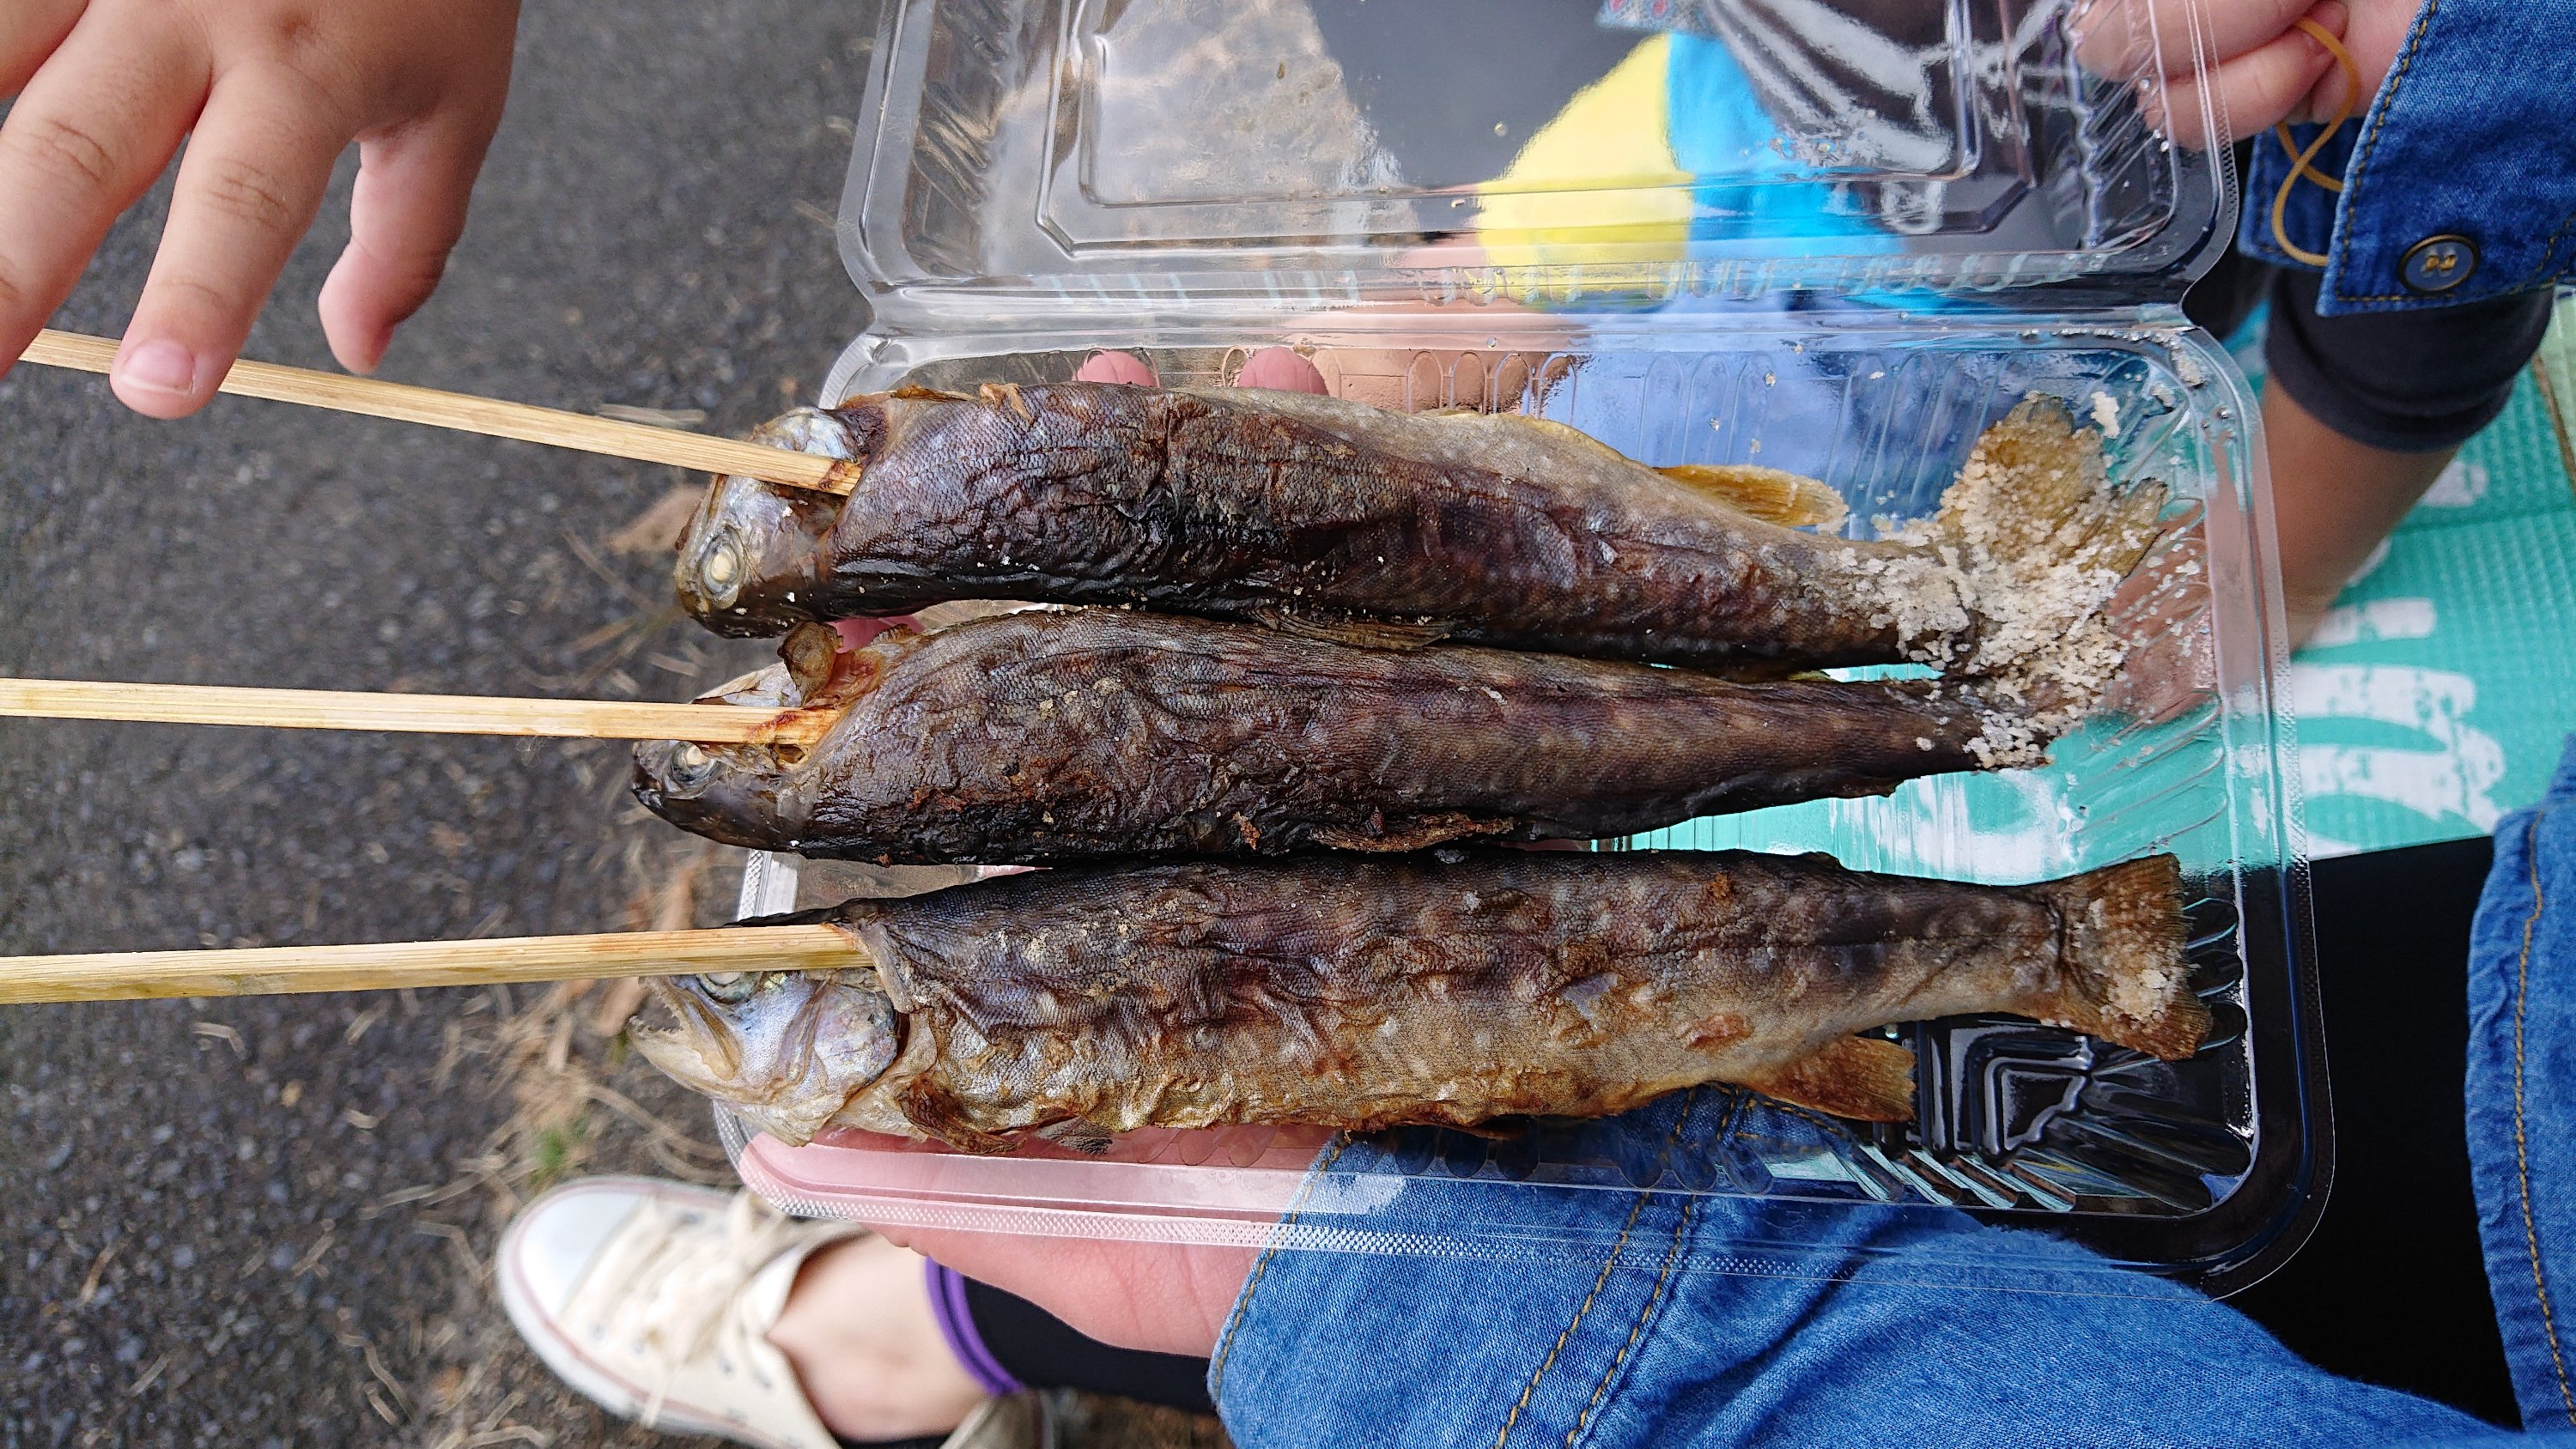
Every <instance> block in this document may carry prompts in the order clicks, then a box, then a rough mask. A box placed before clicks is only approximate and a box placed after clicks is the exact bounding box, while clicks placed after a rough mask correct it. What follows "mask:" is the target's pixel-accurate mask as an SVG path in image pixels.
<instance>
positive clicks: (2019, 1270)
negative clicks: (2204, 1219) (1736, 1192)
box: [1209, 1090, 2526, 1449]
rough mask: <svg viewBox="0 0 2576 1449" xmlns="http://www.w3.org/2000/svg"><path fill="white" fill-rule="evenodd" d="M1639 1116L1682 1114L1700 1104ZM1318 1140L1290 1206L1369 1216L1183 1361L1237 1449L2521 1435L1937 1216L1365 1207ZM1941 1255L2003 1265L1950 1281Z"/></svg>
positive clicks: (2159, 1289)
mask: <svg viewBox="0 0 2576 1449" xmlns="http://www.w3.org/2000/svg"><path fill="white" fill-rule="evenodd" d="M1711 1095H1712V1094H1711V1093H1710V1092H1708V1091H1705V1090H1704V1091H1702V1092H1698V1093H1692V1094H1688V1096H1689V1097H1691V1098H1693V1099H1697V1101H1698V1102H1700V1103H1703V1104H1704V1103H1705V1102H1706V1101H1707V1099H1708V1098H1709V1097H1710V1096H1711ZM1673 1100H1676V1101H1678V1100H1679V1099H1673ZM1644 1110H1645V1112H1646V1113H1649V1114H1652V1113H1656V1112H1659V1111H1663V1112H1670V1111H1673V1110H1678V1111H1680V1112H1681V1113H1682V1114H1683V1117H1684V1126H1690V1125H1691V1120H1690V1119H1692V1118H1695V1117H1697V1116H1699V1115H1701V1114H1702V1112H1703V1111H1704V1110H1705V1108H1704V1106H1701V1105H1681V1106H1679V1107H1678V1108H1675V1107H1674V1106H1672V1105H1671V1104H1670V1103H1669V1102H1668V1103H1662V1104H1657V1106H1656V1107H1651V1108H1647V1109H1644ZM1674 1130H1675V1131H1676V1132H1677V1133H1678V1132H1681V1131H1682V1130H1683V1129H1682V1127H1676V1128H1675V1129H1674ZM1692 1130H1693V1131H1696V1130H1697V1129H1696V1128H1695V1127H1693V1129H1692ZM1340 1152H1341V1156H1340V1157H1339V1158H1338V1159H1336V1160H1332V1161H1328V1162H1326V1163H1324V1164H1322V1165H1321V1166H1320V1167H1319V1169H1318V1172H1317V1173H1316V1174H1315V1175H1314V1176H1312V1177H1310V1179H1309V1186H1310V1189H1311V1188H1313V1186H1314V1185H1315V1184H1316V1183H1317V1182H1318V1181H1321V1180H1325V1179H1328V1178H1333V1176H1334V1174H1358V1177H1357V1178H1356V1179H1354V1178H1353V1177H1350V1176H1343V1177H1340V1178H1338V1179H1336V1181H1337V1182H1338V1184H1339V1186H1340V1187H1342V1188H1349V1187H1351V1186H1352V1185H1353V1183H1354V1181H1359V1182H1366V1181H1368V1180H1370V1177H1369V1175H1370V1174H1376V1176H1375V1178H1374V1181H1375V1182H1376V1183H1377V1184H1378V1186H1379V1190H1378V1191H1377V1192H1376V1193H1374V1194H1353V1193H1349V1192H1344V1193H1342V1194H1341V1195H1342V1196H1343V1197H1345V1198H1349V1197H1354V1196H1358V1197H1365V1198H1367V1200H1368V1203H1369V1206H1368V1211H1367V1212H1366V1213H1365V1215H1361V1216H1353V1217H1351V1220H1350V1221H1349V1222H1347V1223H1341V1224H1337V1223H1336V1222H1335V1215H1334V1214H1333V1213H1331V1212H1322V1213H1318V1212H1315V1211H1312V1210H1311V1203H1310V1210H1309V1211H1306V1212H1304V1213H1302V1214H1300V1215H1298V1216H1296V1217H1292V1219H1291V1221H1292V1223H1297V1222H1302V1223H1303V1224H1304V1225H1305V1228H1304V1230H1305V1231H1307V1232H1308V1233H1310V1234H1311V1233H1314V1232H1318V1231H1320V1232H1322V1233H1324V1234H1326V1235H1327V1236H1328V1237H1329V1236H1332V1235H1334V1233H1335V1229H1336V1227H1337V1226H1340V1227H1354V1228H1359V1229H1362V1230H1364V1231H1362V1232H1359V1233H1352V1234H1346V1235H1341V1236H1340V1237H1339V1239H1338V1241H1339V1242H1340V1244H1341V1246H1343V1247H1345V1248H1346V1249H1347V1248H1351V1247H1357V1248H1358V1249H1359V1250H1358V1251H1340V1252H1326V1251H1314V1250H1310V1249H1301V1250H1295V1251H1283V1250H1280V1249H1278V1248H1275V1247H1274V1248H1273V1250H1271V1251H1269V1252H1267V1253H1265V1254H1264V1255H1263V1256H1262V1257H1261V1258H1260V1259H1259V1260H1258V1261H1257V1264H1256V1267H1255V1269H1254V1271H1253V1273H1252V1274H1251V1275H1250V1277H1249V1279H1248V1281H1247V1282H1246V1285H1245V1287H1244V1290H1243V1293H1242V1295H1241V1296H1240V1298H1239V1299H1238V1300H1237V1304H1236V1308H1235V1312H1234V1315H1233V1317H1232V1319H1231V1320H1230V1321H1229V1323H1228V1324H1227V1326H1226V1331H1225V1334H1224V1337H1223V1338H1222V1339H1221V1340H1220V1342H1219V1344H1218V1346H1217V1352H1216V1354H1215V1355H1214V1357H1213V1359H1212V1362H1211V1367H1210V1372H1209V1385H1210V1389H1211V1392H1212V1393H1213V1394H1214V1395H1215V1397H1216V1400H1217V1404H1218V1407H1219V1409H1220V1411H1221V1412H1222V1413H1223V1414H1224V1416H1225V1419H1226V1423H1227V1425H1228V1427H1229V1429H1230V1430H1231V1431H1232V1432H1233V1435H1234V1438H1235V1440H1236V1442H1238V1443H1241V1444H1243V1445H1246V1446H1247V1449H1271V1446H1305V1445H1315V1446H1324V1445H1332V1446H1336V1449H1356V1446H1370V1445H1387V1446H1397V1445H1401V1446H1406V1449H1418V1446H1434V1445H1449V1444H1457V1445H1474V1446H1478V1449H1513V1446H1517V1445H1524V1444H1526V1445H1532V1446H1542V1445H1543V1446H1567V1449H1627V1446H1640V1449H1642V1446H1649V1445H1651V1446H1657V1449H1671V1446H1684V1445H1689V1446H1713V1445H1733V1444H1751V1443H1808V1444H1854V1443H1871V1444H1905V1445H1944V1444H1977V1445H2005V1446H2009V1445H2034V1446H2036V1445H2048V1446H2061V1445H2115V1444H2117V1445H2129V1444H2136V1445H2150V1444H2153V1445H2179V1444H2192V1445H2220V1444H2248V1445H2262V1446H2265V1449H2288V1446H2293V1445H2311V1444H2313V1445H2327V1444H2332V1445H2365V1444H2367V1445H2392V1444H2420V1443H2430V1442H2459V1443H2464V1444H2465V1443H2478V1442H2526V1441H2520V1440H2512V1439H2510V1438H2509V1437H2508V1436H2505V1435H2502V1434H2500V1433H2497V1432H2496V1431H2493V1430H2489V1429H2487V1428H2486V1427H2485V1426H2483V1425H2481V1424H2479V1423H2478V1422H2477V1421H2476V1420H2474V1419H2471V1418H2469V1417H2468V1416H2466V1415H2464V1414H2461V1413H2458V1412H2456V1411H2454V1410H2451V1409H2448V1408H2445V1407H2442V1406H2440V1405H2437V1404H2434V1403H2431V1402H2428V1401H2426V1400H2423V1399H2418V1398H2413V1397H2410V1396H2408V1395H2405V1394H2401V1393H2398V1392H2395V1391H2393V1390H2389V1389H2383V1388H2376V1387H2372V1386H2370V1385H2366V1384H2360V1383H2355V1382H2352V1381H2349V1380H2343V1379H2338V1378H2335V1377H2333V1376H2331V1375H2329V1374H2326V1373H2324V1372H2322V1371H2320V1370H2318V1369H2316V1368H2314V1367H2311V1366H2310V1365H2308V1364H2306V1363H2305V1362H2303V1361H2301V1360H2300V1359H2299V1358H2298V1357H2297V1356H2296V1355H2294V1354H2292V1353H2290V1352H2289V1351H2288V1350H2287V1349H2285V1348H2283V1347H2282V1346H2281V1345H2280V1344H2279V1343H2278V1342H2276V1341H2275V1340H2273V1339H2272V1338H2271V1337H2270V1336H2269V1335H2267V1334H2266V1333H2264V1332H2263V1330H2262V1329H2261V1328H2259V1327H2258V1326H2256V1325H2255V1324H2254V1323H2253V1322H2252V1321H2250V1320H2248V1319H2246V1318H2245V1317H2243V1316H2242V1315H2240V1314H2238V1313H2236V1312H2235V1311H2234V1310H2232V1309H2230V1308H2228V1307H2226V1306H2225V1305H2223V1304H2219V1303H2214V1302H2211V1301H2210V1300H2208V1299H2206V1298H2204V1297H2201V1296H2199V1295H2197V1294H2194V1293H2192V1292H2191V1291H2189V1290H2188V1289H2185V1288H2183V1287H2180V1286H2179V1285H2176V1284H2173V1283H2170V1282H2167V1281H2164V1280H2161V1279H2156V1278H2150V1277H2146V1276H2143V1275H2139V1274H2133V1273H2125V1272H2119V1271H2117V1270H2114V1269H2112V1268H2111V1267H2110V1265H2108V1264H2107V1263H2105V1262H2104V1261H2103V1260H2101V1259H2099V1258H2098V1257H2095V1256H2094V1255H2092V1254H2090V1253H2087V1252H2085V1251H2084V1250H2082V1249H2080V1248H2077V1247H2074V1246H2072V1245H2069V1244H2067V1243H2065V1242H2062V1241H2059V1240H2057V1239H2054V1238H2051V1237H2047V1236H2043V1235H2040V1234H2037V1233H2026V1232H2013V1231H2008V1230H2005V1229H2000V1228H1994V1227H1989V1226H1984V1225H1981V1224H1978V1223H1976V1222H1974V1221H1972V1220H1970V1219H1969V1218H1968V1217H1966V1216H1965V1215H1963V1214H1959V1213H1956V1212H1951V1211H1946V1210H1942V1211H1933V1210H1905V1211H1898V1210H1885V1211H1879V1210H1872V1209H1869V1208H1868V1207H1867V1206H1866V1205H1860V1204H1853V1205H1849V1207H1850V1208H1851V1209H1852V1210H1850V1211H1833V1212H1819V1211H1818V1207H1819V1205H1817V1204H1798V1203H1794V1202H1787V1201H1783V1200H1777V1199H1769V1200H1766V1199H1760V1198H1752V1197H1742V1196H1725V1195H1716V1194H1702V1193H1676V1192H1634V1191H1613V1190H1597V1189H1584V1188H1570V1187H1541V1186H1537V1185H1535V1184H1523V1183H1514V1182H1504V1181H1492V1180H1486V1179H1481V1178H1478V1179H1468V1180H1457V1179H1447V1180H1441V1181H1432V1180H1425V1179H1418V1178H1416V1179H1408V1180H1403V1181H1402V1185H1401V1187H1400V1188H1398V1189H1396V1190H1395V1191H1394V1192H1393V1194H1392V1196H1390V1195H1389V1194H1388V1192H1387V1191H1386V1185H1387V1184H1388V1182H1389V1181H1390V1177H1389V1174H1391V1173H1392V1171H1393V1169H1392V1168H1391V1167H1390V1165H1389V1164H1388V1163H1386V1162H1384V1161H1380V1160H1378V1159H1379V1158H1381V1157H1383V1156H1384V1155H1385V1150H1384V1149H1381V1148H1379V1147H1376V1146H1374V1145H1371V1144H1369V1143H1364V1142H1352V1143H1350V1144H1347V1145H1346V1146H1345V1147H1344V1148H1342V1149H1340ZM1326 1195H1327V1196H1329V1194H1326ZM1460 1221H1482V1222H1487V1223H1497V1224H1499V1223H1508V1224H1510V1226H1511V1231H1509V1232H1502V1231H1497V1232H1495V1233H1494V1234H1493V1235H1492V1241H1493V1245H1494V1248H1495V1255H1494V1257H1493V1258H1492V1259H1491V1260H1489V1261H1477V1260H1472V1259H1467V1258H1462V1257H1458V1256H1443V1255H1441V1254H1439V1253H1429V1252H1423V1251H1420V1249H1419V1247H1418V1245H1419V1244H1421V1243H1423V1242H1426V1241H1430V1240H1432V1239H1434V1238H1436V1237H1437V1236H1438V1235H1439V1234H1440V1232H1441V1230H1442V1229H1443V1228H1444V1226H1455V1224H1457V1223H1458V1222H1460ZM1542 1244H1553V1245H1555V1246H1553V1247H1549V1248H1544V1249H1542V1248H1539V1247H1537V1246H1536V1245H1542ZM1784 1244H1793V1245H1794V1248H1793V1249H1792V1250H1788V1251H1786V1252H1785V1253H1784V1248H1783V1245H1784ZM1515 1249H1519V1250H1520V1251H1514V1250H1515ZM1967 1264H1988V1265H1993V1264H2001V1265H2006V1266H2005V1269H2004V1271H2002V1272H2001V1273H1999V1274H1998V1273H1990V1272H1987V1271H1984V1270H1982V1269H1981V1270H1979V1271H1978V1272H1977V1273H1976V1274H1975V1275H1974V1276H1975V1278H1976V1281H1975V1283H1974V1284H1973V1285H1971V1286H1961V1272H1962V1265H1967Z"/></svg>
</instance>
